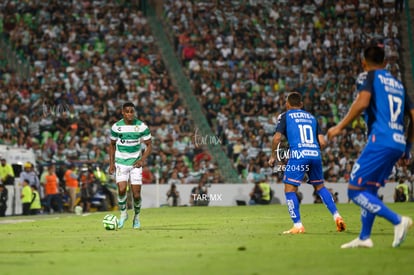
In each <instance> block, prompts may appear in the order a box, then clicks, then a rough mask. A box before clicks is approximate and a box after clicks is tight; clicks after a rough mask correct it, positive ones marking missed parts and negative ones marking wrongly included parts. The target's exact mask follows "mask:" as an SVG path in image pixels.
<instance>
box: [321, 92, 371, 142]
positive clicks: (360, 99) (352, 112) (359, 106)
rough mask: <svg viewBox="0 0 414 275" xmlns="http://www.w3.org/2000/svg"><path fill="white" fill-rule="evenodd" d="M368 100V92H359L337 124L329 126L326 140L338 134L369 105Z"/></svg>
mask: <svg viewBox="0 0 414 275" xmlns="http://www.w3.org/2000/svg"><path fill="white" fill-rule="evenodd" d="M370 100H371V93H370V92H368V91H361V92H359V94H358V96H357V97H356V98H355V100H354V102H353V103H352V105H351V108H350V109H349V111H348V113H347V114H346V116H345V117H344V118H343V119H342V120H341V121H340V122H339V123H338V125H336V126H334V127H331V128H329V130H328V133H327V136H328V140H331V139H332V138H333V137H335V136H337V135H339V134H340V133H341V132H342V130H343V129H344V128H345V127H346V126H347V125H348V124H350V123H351V122H352V121H354V119H356V118H357V117H359V116H360V115H361V113H362V112H363V111H364V110H365V109H366V108H367V107H368V106H369V102H370Z"/></svg>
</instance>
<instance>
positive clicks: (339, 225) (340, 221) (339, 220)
mask: <svg viewBox="0 0 414 275" xmlns="http://www.w3.org/2000/svg"><path fill="white" fill-rule="evenodd" d="M335 223H336V231H338V232H342V231H345V229H346V224H345V222H344V219H342V217H338V218H336V220H335Z"/></svg>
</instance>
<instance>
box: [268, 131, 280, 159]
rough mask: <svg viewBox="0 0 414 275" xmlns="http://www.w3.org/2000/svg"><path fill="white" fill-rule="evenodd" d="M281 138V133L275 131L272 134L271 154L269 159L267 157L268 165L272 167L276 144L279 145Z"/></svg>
mask: <svg viewBox="0 0 414 275" xmlns="http://www.w3.org/2000/svg"><path fill="white" fill-rule="evenodd" d="M281 139H282V134H281V133H279V132H276V133H275V134H274V135H273V139H272V154H271V156H270V159H269V166H270V167H273V165H274V164H275V161H276V151H277V146H278V145H279V143H280V141H281Z"/></svg>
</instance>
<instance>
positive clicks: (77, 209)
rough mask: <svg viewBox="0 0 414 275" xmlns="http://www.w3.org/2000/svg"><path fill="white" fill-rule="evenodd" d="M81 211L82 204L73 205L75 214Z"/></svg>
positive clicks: (79, 213) (80, 213)
mask: <svg viewBox="0 0 414 275" xmlns="http://www.w3.org/2000/svg"><path fill="white" fill-rule="evenodd" d="M82 212H83V209H82V206H80V205H77V206H75V214H76V215H82Z"/></svg>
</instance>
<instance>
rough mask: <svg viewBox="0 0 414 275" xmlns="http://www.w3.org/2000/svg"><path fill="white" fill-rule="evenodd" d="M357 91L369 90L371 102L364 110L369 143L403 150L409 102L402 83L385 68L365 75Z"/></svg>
mask: <svg viewBox="0 0 414 275" xmlns="http://www.w3.org/2000/svg"><path fill="white" fill-rule="evenodd" d="M358 84H359V85H358V86H359V90H358V92H361V91H367V92H370V93H371V101H370V104H369V106H368V107H367V109H366V110H365V113H364V118H365V122H366V124H367V128H368V143H374V144H377V145H381V146H384V147H388V148H394V149H397V150H401V151H404V150H405V136H404V111H405V110H409V109H410V108H411V107H407V106H409V105H411V103H410V102H409V98H408V97H407V96H406V94H405V89H404V86H403V85H402V83H401V82H400V81H399V80H397V79H396V78H395V77H393V76H392V75H391V74H390V73H389V72H388V71H387V70H374V71H369V72H368V73H367V74H366V78H365V80H362V84H361V83H358Z"/></svg>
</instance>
